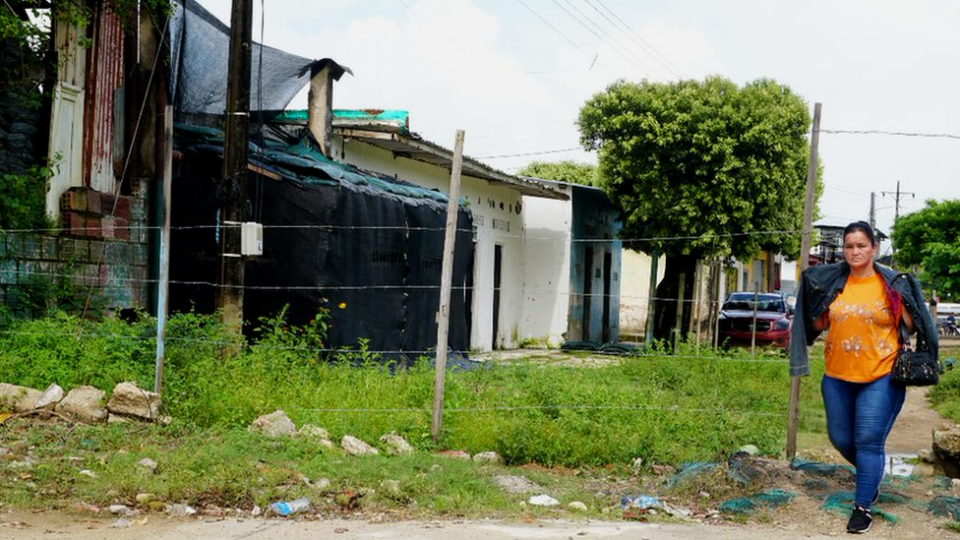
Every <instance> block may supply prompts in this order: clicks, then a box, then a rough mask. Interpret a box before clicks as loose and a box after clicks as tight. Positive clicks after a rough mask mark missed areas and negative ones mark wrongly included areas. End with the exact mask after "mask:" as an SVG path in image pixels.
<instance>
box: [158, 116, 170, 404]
mask: <svg viewBox="0 0 960 540" xmlns="http://www.w3.org/2000/svg"><path fill="white" fill-rule="evenodd" d="M159 158H160V163H161V166H162V167H163V229H162V230H161V231H160V279H159V281H158V283H157V365H156V373H155V374H154V384H153V391H154V392H156V393H158V394H159V393H160V390H161V389H162V388H163V361H164V354H165V349H166V340H167V310H168V304H169V302H168V293H169V290H170V185H171V184H172V182H173V106H172V105H167V106H166V108H165V109H164V112H163V153H162V154H161V155H160V156H159Z"/></svg>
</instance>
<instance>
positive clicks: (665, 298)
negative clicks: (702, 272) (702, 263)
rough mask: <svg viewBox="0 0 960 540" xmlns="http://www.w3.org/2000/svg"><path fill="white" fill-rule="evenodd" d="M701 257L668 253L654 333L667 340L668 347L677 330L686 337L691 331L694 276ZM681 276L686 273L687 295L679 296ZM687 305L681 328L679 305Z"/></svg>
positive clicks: (659, 286)
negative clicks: (678, 324) (678, 323)
mask: <svg viewBox="0 0 960 540" xmlns="http://www.w3.org/2000/svg"><path fill="white" fill-rule="evenodd" d="M696 269H697V258H696V257H693V256H690V255H668V256H667V257H666V266H665V269H664V275H663V281H661V282H660V285H658V286H657V298H656V301H655V302H654V309H655V314H654V327H653V337H654V339H656V340H660V341H663V342H665V343H666V344H667V345H668V347H672V346H673V342H674V340H673V337H674V334H675V332H679V337H680V338H681V339H683V338H684V337H686V335H687V333H689V332H690V318H691V314H692V313H693V310H692V309H691V308H692V307H693V306H692V302H691V301H692V299H693V294H694V289H695V287H694V276H695V275H696ZM680 276H683V277H684V280H685V282H686V283H685V284H684V287H683V296H684V298H678V296H679V293H680ZM678 307H681V308H682V309H683V311H682V316H681V319H680V321H681V322H680V328H679V329H677V328H676V326H677V308H678Z"/></svg>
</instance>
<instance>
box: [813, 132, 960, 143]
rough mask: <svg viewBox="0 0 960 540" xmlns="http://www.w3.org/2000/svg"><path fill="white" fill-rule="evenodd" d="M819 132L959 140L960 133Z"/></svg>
mask: <svg viewBox="0 0 960 540" xmlns="http://www.w3.org/2000/svg"><path fill="white" fill-rule="evenodd" d="M820 133H827V134H830V135H889V136H892V137H920V138H928V139H955V140H960V135H955V134H953V133H915V132H909V131H883V130H879V129H866V130H854V129H821V130H820Z"/></svg>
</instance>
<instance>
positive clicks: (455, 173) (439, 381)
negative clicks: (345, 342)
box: [431, 129, 464, 442]
mask: <svg viewBox="0 0 960 540" xmlns="http://www.w3.org/2000/svg"><path fill="white" fill-rule="evenodd" d="M463 138H464V133H463V130H462V129H458V130H457V137H456V143H455V144H454V149H453V166H452V167H451V169H450V193H449V194H448V197H449V199H450V200H449V201H448V203H447V231H446V235H445V237H444V239H443V269H442V271H441V274H440V314H439V316H438V317H437V371H436V380H435V382H434V389H433V424H432V427H431V434H432V435H433V442H437V441H438V440H439V439H440V428H441V427H442V424H443V388H444V383H445V380H446V375H447V336H448V335H449V332H450V289H451V285H452V282H453V256H454V253H455V251H456V240H457V213H458V212H459V209H460V170H461V169H462V168H463Z"/></svg>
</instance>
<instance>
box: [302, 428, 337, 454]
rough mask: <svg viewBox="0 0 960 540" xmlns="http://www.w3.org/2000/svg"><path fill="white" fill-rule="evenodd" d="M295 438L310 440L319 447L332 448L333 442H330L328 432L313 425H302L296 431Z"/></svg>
mask: <svg viewBox="0 0 960 540" xmlns="http://www.w3.org/2000/svg"><path fill="white" fill-rule="evenodd" d="M297 436H298V437H303V438H305V439H311V440H313V441H315V442H316V443H317V444H319V445H320V446H325V447H327V448H333V446H334V445H333V441H331V440H330V432H329V431H327V430H325V429H323V428H322V427H320V426H316V425H313V424H304V425H302V426H300V429H298V430H297Z"/></svg>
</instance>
